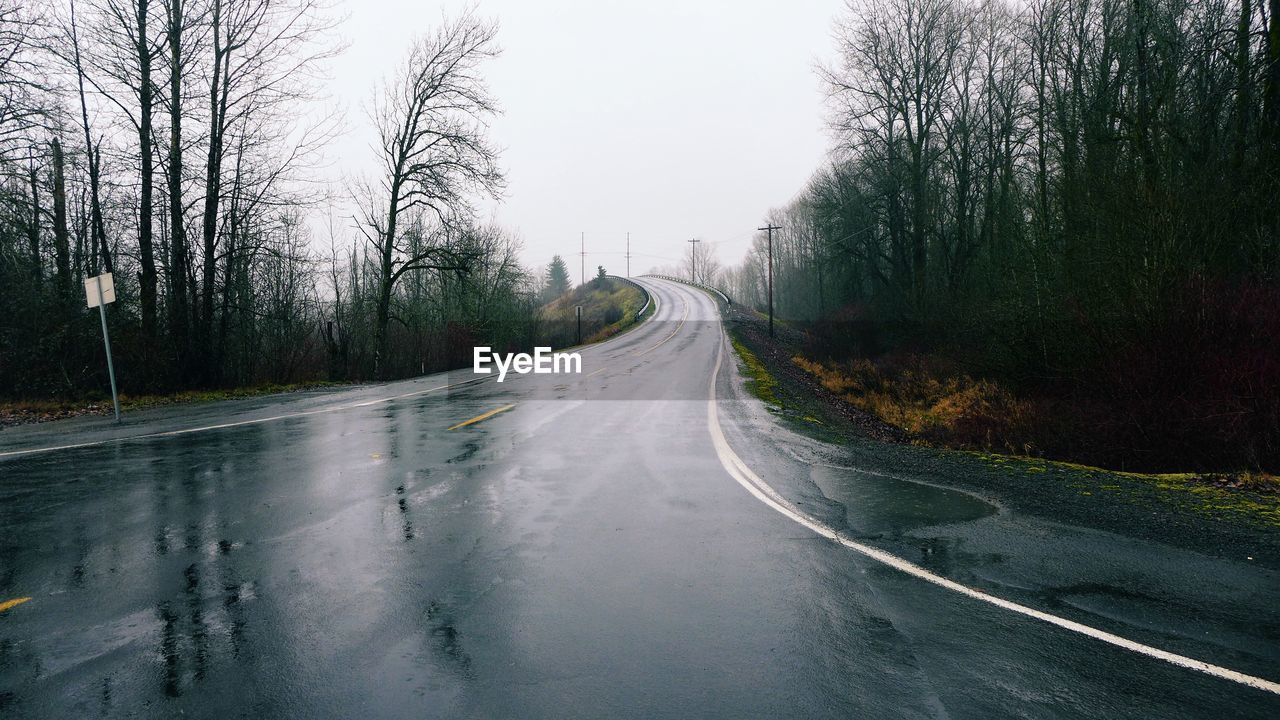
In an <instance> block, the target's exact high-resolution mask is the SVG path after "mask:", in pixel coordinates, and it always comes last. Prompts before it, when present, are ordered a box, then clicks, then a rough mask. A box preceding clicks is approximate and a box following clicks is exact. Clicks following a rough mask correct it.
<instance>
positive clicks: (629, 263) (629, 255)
mask: <svg viewBox="0 0 1280 720" xmlns="http://www.w3.org/2000/svg"><path fill="white" fill-rule="evenodd" d="M627 277H631V233H627Z"/></svg>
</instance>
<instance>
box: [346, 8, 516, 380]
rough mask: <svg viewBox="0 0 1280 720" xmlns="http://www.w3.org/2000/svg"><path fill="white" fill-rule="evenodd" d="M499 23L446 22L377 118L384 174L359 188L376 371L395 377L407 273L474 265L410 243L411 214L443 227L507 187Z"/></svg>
mask: <svg viewBox="0 0 1280 720" xmlns="http://www.w3.org/2000/svg"><path fill="white" fill-rule="evenodd" d="M496 34H497V25H496V24H495V23H493V22H489V21H485V20H482V19H480V18H478V17H476V15H475V14H474V12H473V11H468V12H465V13H463V14H462V15H461V16H459V17H457V18H456V19H452V20H449V19H446V20H445V21H444V23H443V24H442V25H441V26H440V27H439V28H438V29H437V30H435V31H434V32H433V33H432V34H430V35H428V36H426V37H424V38H421V39H419V40H417V41H416V42H415V43H414V45H413V47H412V48H411V49H410V51H409V57H408V59H407V61H406V63H405V65H404V66H403V67H402V68H401V70H400V72H399V74H398V76H397V78H396V79H395V80H394V81H392V82H390V83H388V84H386V85H384V86H383V87H382V88H381V89H380V90H379V91H378V93H377V95H376V98H375V101H374V106H373V111H372V113H371V114H372V119H373V121H374V123H375V125H376V127H377V131H378V145H377V147H376V148H375V149H376V150H377V152H378V156H379V161H380V162H381V165H382V168H381V177H379V178H378V180H377V181H376V183H375V184H369V183H366V184H364V185H363V187H360V188H358V189H357V192H358V194H359V195H360V196H361V197H359V201H360V202H361V205H362V216H361V217H360V218H359V226H360V230H361V232H362V233H363V234H364V236H365V238H366V239H367V240H368V242H369V243H370V244H371V245H372V246H373V248H374V249H375V251H376V254H377V273H378V292H377V314H376V318H375V327H374V368H375V370H374V372H375V374H376V375H377V376H379V377H382V376H384V375H385V372H386V364H385V363H386V351H387V325H388V323H389V322H390V319H391V299H392V290H393V288H394V286H395V284H396V281H397V280H399V279H400V278H401V277H402V276H403V275H404V274H405V273H407V272H411V271H415V270H426V269H437V270H455V271H463V270H465V268H466V265H467V262H466V261H467V258H466V257H465V256H463V255H461V254H459V253H457V252H455V251H453V250H451V249H449V248H448V247H444V246H442V245H439V244H427V245H426V246H419V247H417V248H414V249H413V251H410V250H409V247H408V244H407V243H405V242H404V238H402V237H401V233H400V226H401V223H402V221H403V217H402V215H404V214H405V213H409V212H422V213H427V214H430V215H432V216H433V219H434V221H436V223H438V224H439V226H442V227H446V228H447V227H449V226H451V225H457V224H459V222H460V221H461V220H464V219H466V218H468V217H469V216H470V215H471V214H472V205H471V201H470V198H471V197H472V195H474V194H477V193H480V194H487V195H489V196H492V197H497V195H498V194H499V193H500V191H501V189H502V187H503V184H504V180H503V177H502V173H501V171H500V170H499V169H498V166H497V152H496V150H494V149H493V148H492V147H491V146H490V145H489V141H488V138H487V130H488V124H487V123H488V120H489V117H490V116H492V115H493V114H495V113H496V112H497V106H496V104H495V102H494V101H493V99H492V98H491V97H490V96H489V91H488V88H487V87H486V85H485V82H484V80H483V78H482V77H481V75H480V66H481V64H482V63H483V62H484V61H485V60H487V59H489V58H492V57H494V56H496V55H497V54H498V52H499V51H498V48H497V45H496V42H495V36H496Z"/></svg>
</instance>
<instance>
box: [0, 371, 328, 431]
mask: <svg viewBox="0 0 1280 720" xmlns="http://www.w3.org/2000/svg"><path fill="white" fill-rule="evenodd" d="M348 384H350V383H337V382H329V381H325V380H316V381H312V382H302V383H287V384H278V383H267V384H265V385H256V386H253V387H242V388H230V389H223V390H183V391H180V392H174V393H166V394H148V395H128V394H124V393H122V394H121V395H120V411H121V412H129V411H132V410H145V409H147V408H155V407H164V406H167V405H186V404H194V403H207V402H217V401H219V400H237V399H243V398H252V397H261V396H265V395H277V394H280V393H291V392H299V391H302V390H316V389H320V388H331V387H342V386H345V385H348ZM111 413H112V407H111V399H110V398H105V399H104V398H91V399H86V400H12V401H0V427H4V426H9V425H25V424H28V423H38V422H46V421H49V420H60V419H62V418H69V417H77V416H80V415H110V414H111Z"/></svg>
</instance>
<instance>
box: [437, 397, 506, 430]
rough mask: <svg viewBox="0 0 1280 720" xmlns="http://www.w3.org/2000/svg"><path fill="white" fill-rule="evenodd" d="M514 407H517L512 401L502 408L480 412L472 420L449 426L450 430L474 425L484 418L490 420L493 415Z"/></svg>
mask: <svg viewBox="0 0 1280 720" xmlns="http://www.w3.org/2000/svg"><path fill="white" fill-rule="evenodd" d="M513 407H515V403H512V404H511V405H503V406H502V407H500V408H494V409H493V410H490V411H489V412H487V413H482V414H480V415H477V416H475V417H473V418H471V419H470V420H464V421H463V422H460V423H458V424H457V425H454V426H453V427H451V428H449V429H450V430H457V429H458V428H462V427H466V426H468V425H473V424H475V423H478V422H480V421H482V420H488V419H489V418H491V417H493V416H494V415H497V414H498V413H503V412H506V411H508V410H510V409H511V408H513Z"/></svg>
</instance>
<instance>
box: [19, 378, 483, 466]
mask: <svg viewBox="0 0 1280 720" xmlns="http://www.w3.org/2000/svg"><path fill="white" fill-rule="evenodd" d="M488 379H489V378H488V377H482V378H472V379H470V380H463V381H461V382H456V383H447V384H445V385H437V386H435V387H431V388H427V389H425V390H414V391H413V392H407V393H401V394H399V395H391V396H389V397H382V398H374V399H373V400H363V401H361V402H358V403H349V404H347V405H335V406H333V407H326V408H316V409H315V410H302V411H299V412H293V413H285V414H283V415H272V416H271V417H264V418H250V419H248V420H236V421H234V422H228V423H219V424H217V425H202V426H200V427H193V428H182V429H180V430H166V431H165V432H156V433H144V434H142V435H125V436H123V437H116V438H107V439H105V440H93V441H91V442H82V443H74V444H71V445H54V446H50V447H42V448H28V449H26V450H9V451H7V452H0V458H6V457H19V456H22V455H36V454H38V453H47V452H54V451H57V450H74V449H76V448H85V447H96V446H98V445H106V444H108V443H116V442H128V441H130V440H146V439H148V438H162V437H173V436H175V435H189V434H191V433H198V432H206V431H208V430H223V429H226V428H233V427H240V426H242V425H258V424H261V423H268V422H274V421H276V420H288V419H290V418H298V417H308V416H311V415H321V414H324V413H331V412H338V411H340V410H352V409H355V408H362V407H368V406H370V405H378V404H380V403H385V402H391V401H392V400H403V399H404V398H409V397H414V396H416V395H426V394H427V393H432V392H436V391H437V390H447V389H449V388H453V387H459V386H462V385H469V384H471V383H476V382H480V381H482V380H488Z"/></svg>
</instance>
